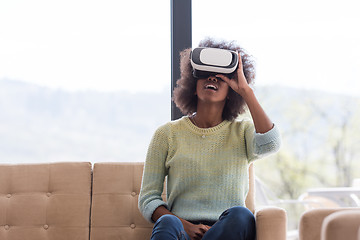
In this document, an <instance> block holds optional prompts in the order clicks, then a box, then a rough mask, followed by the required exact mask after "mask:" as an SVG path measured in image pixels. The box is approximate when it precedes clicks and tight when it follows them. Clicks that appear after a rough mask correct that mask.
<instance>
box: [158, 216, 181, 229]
mask: <svg viewBox="0 0 360 240" xmlns="http://www.w3.org/2000/svg"><path fill="white" fill-rule="evenodd" d="M156 222H158V223H159V224H164V225H167V226H169V225H171V226H176V225H179V224H182V223H181V221H180V219H179V218H178V217H176V216H174V215H171V214H165V215H162V216H161V217H160V218H159V219H158V220H157V221H156Z"/></svg>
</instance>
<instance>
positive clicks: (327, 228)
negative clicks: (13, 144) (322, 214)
mask: <svg viewBox="0 0 360 240" xmlns="http://www.w3.org/2000/svg"><path fill="white" fill-rule="evenodd" d="M359 226H360V209H359V210H344V211H338V212H335V213H332V214H330V215H329V216H327V217H326V218H325V219H324V221H323V224H322V227H321V240H341V239H356V238H357V234H358V229H359Z"/></svg>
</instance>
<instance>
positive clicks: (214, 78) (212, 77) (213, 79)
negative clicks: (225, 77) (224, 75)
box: [208, 76, 218, 82]
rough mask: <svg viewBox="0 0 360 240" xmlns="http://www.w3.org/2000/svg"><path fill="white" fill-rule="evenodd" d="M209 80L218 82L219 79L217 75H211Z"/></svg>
mask: <svg viewBox="0 0 360 240" xmlns="http://www.w3.org/2000/svg"><path fill="white" fill-rule="evenodd" d="M208 81H212V82H217V81H218V80H217V78H216V77H214V76H210V77H208Z"/></svg>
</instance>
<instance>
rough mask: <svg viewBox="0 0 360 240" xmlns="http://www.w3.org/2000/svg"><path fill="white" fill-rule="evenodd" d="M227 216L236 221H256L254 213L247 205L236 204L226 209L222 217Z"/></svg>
mask: <svg viewBox="0 0 360 240" xmlns="http://www.w3.org/2000/svg"><path fill="white" fill-rule="evenodd" d="M224 216H227V217H230V218H233V219H234V220H235V221H246V222H255V217H254V214H253V213H252V212H251V211H250V210H249V209H247V208H246V207H241V206H236V207H232V208H229V209H228V210H226V211H225V212H224V213H223V214H222V215H221V216H220V218H222V217H224Z"/></svg>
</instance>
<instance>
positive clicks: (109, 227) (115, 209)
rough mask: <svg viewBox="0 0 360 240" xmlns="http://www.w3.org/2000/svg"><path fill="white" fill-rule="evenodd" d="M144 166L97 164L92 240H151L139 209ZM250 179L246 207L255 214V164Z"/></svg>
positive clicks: (250, 172)
mask: <svg viewBox="0 0 360 240" xmlns="http://www.w3.org/2000/svg"><path fill="white" fill-rule="evenodd" d="M143 167H144V164H143V163H95V164H94V169H93V198H92V209H91V234H90V239H91V240H115V239H116V240H143V239H150V235H151V230H152V227H153V225H152V224H150V223H148V222H147V221H146V220H145V219H144V218H143V217H142V215H141V214H140V211H139V210H138V196H139V192H140V187H141V179H142V173H143ZM249 177H250V190H249V193H248V196H247V198H246V205H247V207H248V208H249V209H250V210H251V211H252V212H254V191H253V190H254V178H253V166H252V164H251V165H250V168H249ZM164 189H165V188H164ZM163 199H165V193H163Z"/></svg>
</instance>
